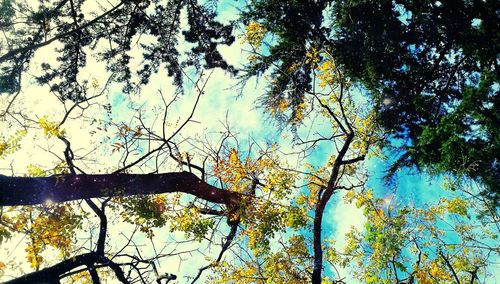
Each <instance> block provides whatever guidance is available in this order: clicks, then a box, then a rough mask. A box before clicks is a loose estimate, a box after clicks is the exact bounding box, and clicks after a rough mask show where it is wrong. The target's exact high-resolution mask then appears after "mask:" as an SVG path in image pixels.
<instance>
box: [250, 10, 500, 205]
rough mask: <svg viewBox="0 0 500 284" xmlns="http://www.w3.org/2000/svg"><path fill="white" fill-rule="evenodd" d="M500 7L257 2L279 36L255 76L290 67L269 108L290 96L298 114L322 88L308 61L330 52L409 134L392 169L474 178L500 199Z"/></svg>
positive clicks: (259, 18) (263, 20) (381, 114)
mask: <svg viewBox="0 0 500 284" xmlns="http://www.w3.org/2000/svg"><path fill="white" fill-rule="evenodd" d="M498 9H499V4H498V3H497V2H496V1H447V2H441V1H436V2H425V1H424V2H422V1H396V2H394V1H377V2H373V1H354V2H353V1H312V2H304V1H252V2H250V3H249V4H248V6H247V9H246V10H245V13H243V14H242V18H243V19H244V20H245V21H249V20H252V21H256V22H258V23H259V24H260V25H262V28H263V29H264V30H266V31H267V32H268V33H269V34H270V35H272V36H273V37H270V39H269V41H268V42H267V43H265V45H267V46H268V48H267V49H266V50H265V51H262V52H260V51H256V52H257V53H258V56H255V57H254V58H253V59H254V60H253V62H251V63H249V64H248V70H247V72H248V73H247V74H248V75H255V74H259V73H262V72H264V71H265V70H267V69H269V68H272V67H273V66H275V65H278V66H280V69H281V70H287V72H279V71H275V73H274V76H275V77H276V79H275V82H273V84H271V85H270V90H269V93H268V95H267V97H265V100H264V104H266V105H268V106H269V107H271V108H276V107H277V106H278V105H279V100H280V99H281V98H284V97H286V99H288V100H290V101H291V104H290V105H291V107H292V109H294V110H295V109H297V107H298V106H299V105H300V103H301V102H302V98H303V96H304V93H305V92H308V91H311V90H312V89H313V88H314V84H313V83H312V81H311V72H312V71H311V68H310V67H309V66H310V65H309V64H304V63H305V62H307V61H308V60H310V58H311V54H313V53H314V52H316V51H318V50H322V49H323V50H328V52H329V53H330V54H332V56H333V57H334V58H335V60H336V61H335V63H336V64H338V65H339V66H341V68H342V71H343V72H344V74H345V76H347V77H349V78H350V79H351V80H352V81H353V82H359V83H362V84H363V86H364V87H365V88H366V89H367V91H368V92H369V93H370V95H371V97H372V98H374V100H375V101H376V105H377V106H376V107H377V110H378V111H377V114H378V115H377V122H378V123H379V124H380V125H381V126H383V127H384V128H385V129H387V130H388V131H391V133H392V135H393V137H394V138H395V139H398V138H400V139H404V140H405V142H404V143H403V145H399V144H400V143H399V144H398V147H397V148H396V149H397V152H399V153H398V154H399V155H400V157H399V159H397V161H396V162H395V164H394V167H393V168H392V169H391V171H390V173H389V174H392V173H393V172H394V170H396V169H398V168H400V167H402V166H410V167H411V166H417V167H418V168H420V169H427V170H430V171H433V172H437V173H453V174H454V175H456V176H457V177H463V176H466V177H468V178H472V179H475V180H477V181H480V182H482V183H483V184H484V185H485V187H486V190H485V192H484V193H485V194H487V195H489V198H491V199H493V200H494V201H493V202H494V203H497V202H498V193H499V192H500V189H499V184H500V183H499V182H498V180H500V168H499V164H498V161H499V154H498V153H500V151H499V150H500V148H499V147H500V144H499V141H498V137H499V133H498V124H499V122H500V117H499V112H498V108H499V96H498V91H499V88H498V82H499V77H498V76H499V67H498V64H499V63H498V54H499V50H498V48H499V41H500V39H499V38H500V35H499V31H500V27H499V18H498ZM295 115H296V112H295V111H294V112H292V113H291V114H290V116H289V117H287V118H285V119H288V120H293V117H294V116H295ZM396 144H397V143H396ZM396 149H395V150H396Z"/></svg>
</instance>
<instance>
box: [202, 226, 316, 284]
mask: <svg viewBox="0 0 500 284" xmlns="http://www.w3.org/2000/svg"><path fill="white" fill-rule="evenodd" d="M279 245H280V246H281V247H280V250H279V251H275V252H272V253H270V254H269V255H268V256H267V257H266V258H265V261H259V259H257V260H256V261H247V262H246V263H245V265H242V266H237V267H234V266H232V265H230V264H229V263H227V262H225V261H224V262H221V263H220V264H218V265H217V266H216V267H215V271H216V272H217V276H214V277H211V279H210V280H212V281H213V282H214V283H233V282H235V283H236V282H237V283H248V284H250V283H260V282H264V283H282V284H285V283H292V284H299V283H300V284H302V283H309V282H310V279H309V274H308V272H309V271H308V270H309V268H310V267H311V264H312V257H311V255H310V253H309V249H308V246H309V244H308V242H307V240H306V239H305V237H304V236H302V235H292V236H290V237H289V238H288V239H287V240H286V241H280V242H279Z"/></svg>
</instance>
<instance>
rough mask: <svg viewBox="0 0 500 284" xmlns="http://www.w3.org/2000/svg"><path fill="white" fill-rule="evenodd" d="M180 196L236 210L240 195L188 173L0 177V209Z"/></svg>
mask: <svg viewBox="0 0 500 284" xmlns="http://www.w3.org/2000/svg"><path fill="white" fill-rule="evenodd" d="M169 192H183V193H187V194H191V195H194V196H196V197H199V198H202V199H204V200H206V201H209V202H213V203H217V204H225V205H228V206H235V207H237V206H238V204H239V203H240V200H241V195H240V194H239V193H236V192H231V191H226V190H222V189H219V188H217V187H214V186H212V185H210V184H208V183H206V182H204V181H202V180H201V179H199V178H198V177H197V176H195V175H194V174H192V173H189V172H175V173H164V174H104V175H72V174H68V175H57V176H51V177H10V176H4V175H0V206H16V205H34V204H42V203H45V202H64V201H71V200H78V199H89V198H98V197H110V196H131V195H144V194H158V193H169Z"/></svg>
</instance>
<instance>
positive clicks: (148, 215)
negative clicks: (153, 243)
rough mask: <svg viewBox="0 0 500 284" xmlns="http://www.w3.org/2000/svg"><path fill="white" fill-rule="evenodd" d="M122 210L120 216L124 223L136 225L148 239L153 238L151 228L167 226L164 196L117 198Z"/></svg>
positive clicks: (166, 208) (165, 199)
mask: <svg viewBox="0 0 500 284" xmlns="http://www.w3.org/2000/svg"><path fill="white" fill-rule="evenodd" d="M115 202H116V203H117V205H118V204H119V206H120V207H121V208H122V212H121V216H122V218H123V220H124V221H125V222H128V223H131V224H134V225H137V226H139V227H140V230H141V232H144V233H146V235H147V236H148V237H149V238H152V237H153V236H154V234H153V228H161V227H164V226H165V225H166V224H167V221H168V215H167V214H166V213H167V210H168V207H167V198H166V196H165V195H162V194H157V195H145V196H131V197H124V198H117V199H116V200H115Z"/></svg>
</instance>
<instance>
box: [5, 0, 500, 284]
mask: <svg viewBox="0 0 500 284" xmlns="http://www.w3.org/2000/svg"><path fill="white" fill-rule="evenodd" d="M234 3H236V2H234V1H227V2H226V1H224V2H223V3H222V4H221V6H220V7H219V9H220V11H221V12H220V18H221V19H225V20H227V21H229V20H233V19H235V18H236V17H237V15H238V7H235V6H234V5H235V4H234ZM88 9H92V7H88ZM184 21H185V19H184ZM184 23H185V22H184ZM52 48H53V46H50V47H49V48H44V50H42V51H41V52H39V53H38V54H37V56H36V57H35V59H34V64H33V66H36V65H37V62H41V61H43V60H45V59H46V58H50V57H51V56H52V55H51V49H52ZM247 48H248V46H245V45H244V44H243V43H242V42H241V41H240V40H237V41H236V42H235V43H234V44H233V45H232V46H230V47H220V49H219V50H220V51H221V53H222V54H223V56H224V58H225V59H226V60H227V61H228V63H229V64H232V65H235V66H240V65H241V64H242V63H243V62H245V60H246V58H247V54H246V53H245V52H243V51H242V50H245V49H247ZM132 52H133V53H134V52H135V53H136V56H135V57H136V58H138V57H139V56H138V55H139V54H140V50H138V49H133V50H132ZM137 63H138V62H134V61H133V62H132V64H137ZM32 72H33V73H37V72H41V71H40V70H37V68H34V70H32ZM83 73H84V74H88V78H89V80H93V79H96V80H97V82H98V85H99V87H98V88H95V89H94V90H93V91H94V92H96V93H98V92H100V91H101V90H102V88H103V87H104V85H105V82H106V80H107V78H108V77H107V74H106V72H105V70H104V66H103V64H102V63H101V62H97V61H96V60H95V59H90V63H89V64H88V67H87V68H86V70H84V72H83ZM191 74H193V73H191ZM195 76H197V75H195ZM195 76H193V79H197V77H195ZM205 80H207V84H206V87H205V94H204V95H203V96H202V97H201V100H200V103H199V105H198V107H197V109H196V112H195V114H194V117H193V120H194V121H196V122H191V123H189V125H188V126H187V127H186V129H185V130H184V131H182V132H181V137H186V138H187V137H195V138H196V137H198V138H200V139H201V138H203V137H210V138H213V139H216V137H218V136H219V135H220V132H221V131H224V130H225V124H226V121H228V122H230V124H229V125H230V127H231V129H232V130H233V131H234V132H235V133H238V137H240V138H239V139H240V142H241V145H240V146H242V148H245V146H246V145H248V144H249V143H250V142H251V141H252V140H251V139H254V140H255V141H258V142H259V143H261V144H265V143H266V142H269V141H273V140H277V139H279V140H280V144H281V145H283V146H282V151H283V152H292V151H293V150H294V147H293V145H292V143H291V139H292V135H291V134H290V133H289V132H287V131H283V132H278V131H276V128H275V127H274V125H273V123H272V121H270V119H269V116H268V115H267V114H265V113H264V112H263V109H261V108H258V107H256V103H255V102H256V100H257V99H258V97H259V96H260V95H261V94H263V93H264V87H263V86H264V85H265V80H262V79H261V80H260V81H257V80H250V81H249V82H248V84H247V85H246V87H245V88H244V90H243V93H242V95H240V94H239V93H238V92H237V91H235V89H234V88H231V87H232V86H235V85H236V84H237V83H238V81H237V80H236V78H231V76H230V75H229V74H226V73H225V72H223V71H221V70H211V71H204V73H203V80H202V81H200V82H204V81H205ZM150 81H151V83H150V84H149V85H147V86H146V87H145V88H144V89H143V90H142V94H143V95H141V96H138V95H132V96H128V95H124V94H123V93H122V92H121V86H119V85H116V84H112V85H110V86H109V91H106V92H105V95H104V96H103V97H102V99H99V100H100V101H102V102H107V101H109V102H110V103H111V114H107V113H106V111H105V110H103V109H102V108H98V107H90V108H89V109H88V110H87V111H86V113H85V119H84V120H81V119H74V120H73V119H70V120H68V122H67V123H65V128H64V129H65V130H66V131H67V135H68V137H70V138H71V142H72V145H73V149H74V150H75V152H76V153H78V154H85V153H87V152H89V149H92V145H99V146H98V147H99V148H98V149H95V150H94V151H93V152H92V153H91V154H90V155H91V157H93V159H90V157H89V159H88V160H87V161H81V163H82V164H83V165H85V168H87V169H89V170H93V171H94V172H106V171H111V170H113V167H110V166H109V165H116V163H117V162H118V161H119V160H120V158H121V156H120V155H119V154H110V152H111V149H112V148H111V146H110V144H112V143H113V142H114V141H115V140H113V139H114V138H113V137H112V135H111V134H112V133H113V131H116V129H114V128H113V126H109V125H108V127H109V136H111V137H110V138H106V137H105V136H106V135H104V136H103V135H99V132H98V131H99V128H103V127H105V126H106V125H107V124H106V122H107V121H110V120H111V119H112V121H113V122H115V123H117V124H119V123H122V122H123V123H129V124H131V125H132V124H133V123H137V120H136V119H135V120H134V117H135V118H137V116H138V114H139V112H138V111H137V110H136V109H137V108H142V110H143V111H142V112H141V117H142V118H143V119H144V121H145V122H146V124H147V125H151V128H154V129H156V130H159V129H161V127H162V126H161V125H159V122H158V121H159V118H158V117H159V116H160V115H161V112H159V111H158V109H159V108H160V107H161V106H162V102H161V100H160V97H159V96H160V90H161V93H162V94H163V95H164V96H165V97H166V98H171V97H172V96H173V94H174V93H175V92H176V90H175V88H174V87H173V85H172V81H171V80H170V79H169V78H165V76H164V74H156V75H153V76H152V78H151V80H150ZM25 84H26V88H25V91H23V92H22V94H21V96H20V97H19V98H18V99H17V101H16V104H17V105H19V106H20V107H21V108H23V109H24V110H29V114H30V116H31V117H34V118H41V117H44V116H47V117H49V118H57V117H60V116H61V114H62V113H63V112H64V109H63V108H62V107H61V104H60V102H59V101H58V100H57V99H56V98H55V96H51V95H50V94H48V91H47V87H44V86H41V87H40V86H36V85H34V84H32V82H30V81H29V80H28V81H27V82H26V83H25ZM195 95H196V93H195V92H193V89H192V88H186V92H185V94H184V95H181V96H179V99H178V100H177V101H176V102H175V104H173V105H172V112H171V114H172V117H171V119H170V121H172V123H173V124H174V125H173V126H172V127H171V128H169V129H170V130H173V129H174V126H175V122H177V121H183V120H184V119H185V118H186V115H185V114H186V113H189V112H190V111H191V109H192V107H193V103H194V98H195ZM7 100H8V97H7V96H6V95H4V94H1V95H0V106H3V105H5V103H6V101H7ZM68 106H69V103H68ZM101 117H102V118H104V120H105V121H97V122H95V123H92V120H93V119H94V118H101ZM0 127H2V133H5V129H7V127H8V126H7V125H6V124H5V123H4V122H0ZM313 127H314V129H315V130H317V131H322V130H324V129H325V128H328V127H330V126H329V125H326V124H321V123H319V124H314V126H313ZM8 131H12V129H9V130H8ZM301 131H302V130H301ZM304 131H305V130H304ZM307 131H309V129H307ZM95 133H97V134H95ZM34 145H36V146H34ZM184 145H186V144H184ZM62 147H63V145H61V143H60V141H57V140H55V139H49V138H45V137H44V136H43V134H42V133H41V132H40V131H39V132H36V131H35V132H34V133H29V134H28V135H27V137H26V138H25V139H23V142H22V145H21V149H22V151H19V152H17V153H16V159H6V160H0V174H10V173H11V171H12V170H14V172H15V174H16V175H22V174H25V173H26V168H27V166H28V165H30V164H33V163H36V164H37V165H40V166H44V165H50V164H52V163H54V162H55V161H57V160H58V159H59V158H58V157H57V156H56V155H54V154H51V153H50V151H52V152H53V153H62V149H63V148H62ZM186 147H187V148H186V149H189V146H186ZM48 150H50V151H48ZM330 154H332V149H331V146H328V145H326V146H320V147H318V148H317V149H316V150H315V151H314V153H313V154H312V155H311V156H309V157H308V159H307V162H308V163H310V164H313V165H320V164H323V163H324V162H325V160H326V159H325V157H328V155H330ZM284 159H286V160H287V162H288V163H290V164H292V165H297V164H298V163H299V164H298V166H299V167H302V166H304V165H301V164H300V163H303V161H302V160H300V159H298V157H297V156H293V155H290V156H284ZM365 165H366V168H367V171H368V172H369V178H368V186H369V187H371V188H373V189H374V191H375V192H376V194H377V195H378V196H385V195H390V196H391V197H393V198H395V199H398V200H401V201H408V200H413V201H418V202H421V203H422V204H425V203H426V202H427V201H432V200H435V198H436V196H444V195H446V194H448V193H446V192H444V191H443V190H442V184H443V179H442V178H430V177H429V176H427V175H425V174H414V173H411V172H410V171H407V170H403V171H401V172H399V173H398V178H397V186H396V190H395V188H394V187H388V186H387V185H385V184H384V183H383V181H382V178H383V175H384V173H385V171H386V169H387V166H388V161H384V160H380V159H378V158H373V159H369V160H367V161H366V164H365ZM165 170H166V169H165ZM344 194H345V192H339V193H338V194H335V196H334V197H333V198H332V200H331V201H330V202H329V204H328V206H327V209H326V211H325V218H324V220H325V221H324V222H325V223H324V226H325V234H324V235H325V237H329V238H330V237H331V238H332V239H334V240H336V246H337V247H338V248H342V247H343V246H344V245H345V239H346V238H345V234H346V233H347V232H348V231H349V230H350V229H351V227H352V226H354V227H356V228H357V229H359V230H361V231H362V230H363V228H364V224H365V222H366V219H365V217H363V212H362V210H361V209H359V208H356V206H353V204H347V203H345V202H344V201H343V198H342V197H343V195H344ZM132 230H133V227H132V226H130V225H127V224H123V223H120V222H116V223H113V229H112V230H110V234H111V235H110V239H112V240H117V241H116V242H115V243H114V244H112V245H114V246H116V247H119V246H121V245H123V244H124V243H125V242H126V239H125V238H124V236H125V235H127V233H130V232H132ZM156 233H157V234H156V235H157V238H156V239H155V242H154V243H156V244H165V243H168V242H170V243H171V241H172V239H177V240H181V239H183V238H184V235H183V234H182V233H178V232H168V233H165V232H164V231H161V230H158V231H157V232H156ZM24 241H26V240H24V239H19V238H17V239H13V240H11V241H10V243H8V244H7V245H4V244H2V247H1V249H2V250H6V252H5V255H7V259H6V260H9V259H10V258H22V257H23V255H24V251H23V246H22V245H19V246H18V245H17V244H18V243H22V242H24ZM136 241H137V242H138V243H137V244H138V246H139V247H140V248H141V252H142V253H143V254H144V255H148V254H149V255H154V254H155V253H158V251H156V252H155V250H156V248H155V247H154V246H153V245H152V244H151V243H150V242H149V241H148V240H147V238H144V237H138V238H137V239H136ZM12 247H16V249H15V250H14V251H12V250H10V249H11V248H12ZM159 247H162V248H163V249H164V252H169V251H173V250H178V251H179V250H196V249H198V248H204V247H206V242H202V243H201V244H194V246H193V244H186V245H184V244H181V245H179V244H177V245H171V244H169V245H167V246H166V247H163V246H162V245H160V246H159ZM7 250H9V252H7ZM0 251H1V250H0ZM2 254H3V253H2ZM217 254H218V249H217V248H213V247H208V248H207V249H202V250H201V251H193V252H190V253H185V254H183V255H180V256H176V257H170V258H168V259H167V260H164V261H163V260H162V261H161V262H160V263H158V269H159V271H160V273H162V272H169V273H174V274H178V275H190V276H193V275H195V274H196V270H197V268H199V267H201V266H203V265H206V264H208V263H209V261H207V260H205V258H204V257H203V256H204V255H206V256H211V257H214V256H216V255H217ZM181 264H182V265H181ZM22 266H23V267H25V268H26V264H22ZM329 273H331V272H329ZM341 273H343V274H344V275H343V276H346V277H347V278H346V280H347V283H356V281H355V280H354V279H352V277H351V276H350V272H349V271H348V270H344V271H341ZM209 274H210V273H206V274H205V275H209ZM497 279H498V277H497ZM1 280H2V279H0V281H1ZM107 283H114V282H113V281H109V282H107ZM181 283H182V282H181Z"/></svg>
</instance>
